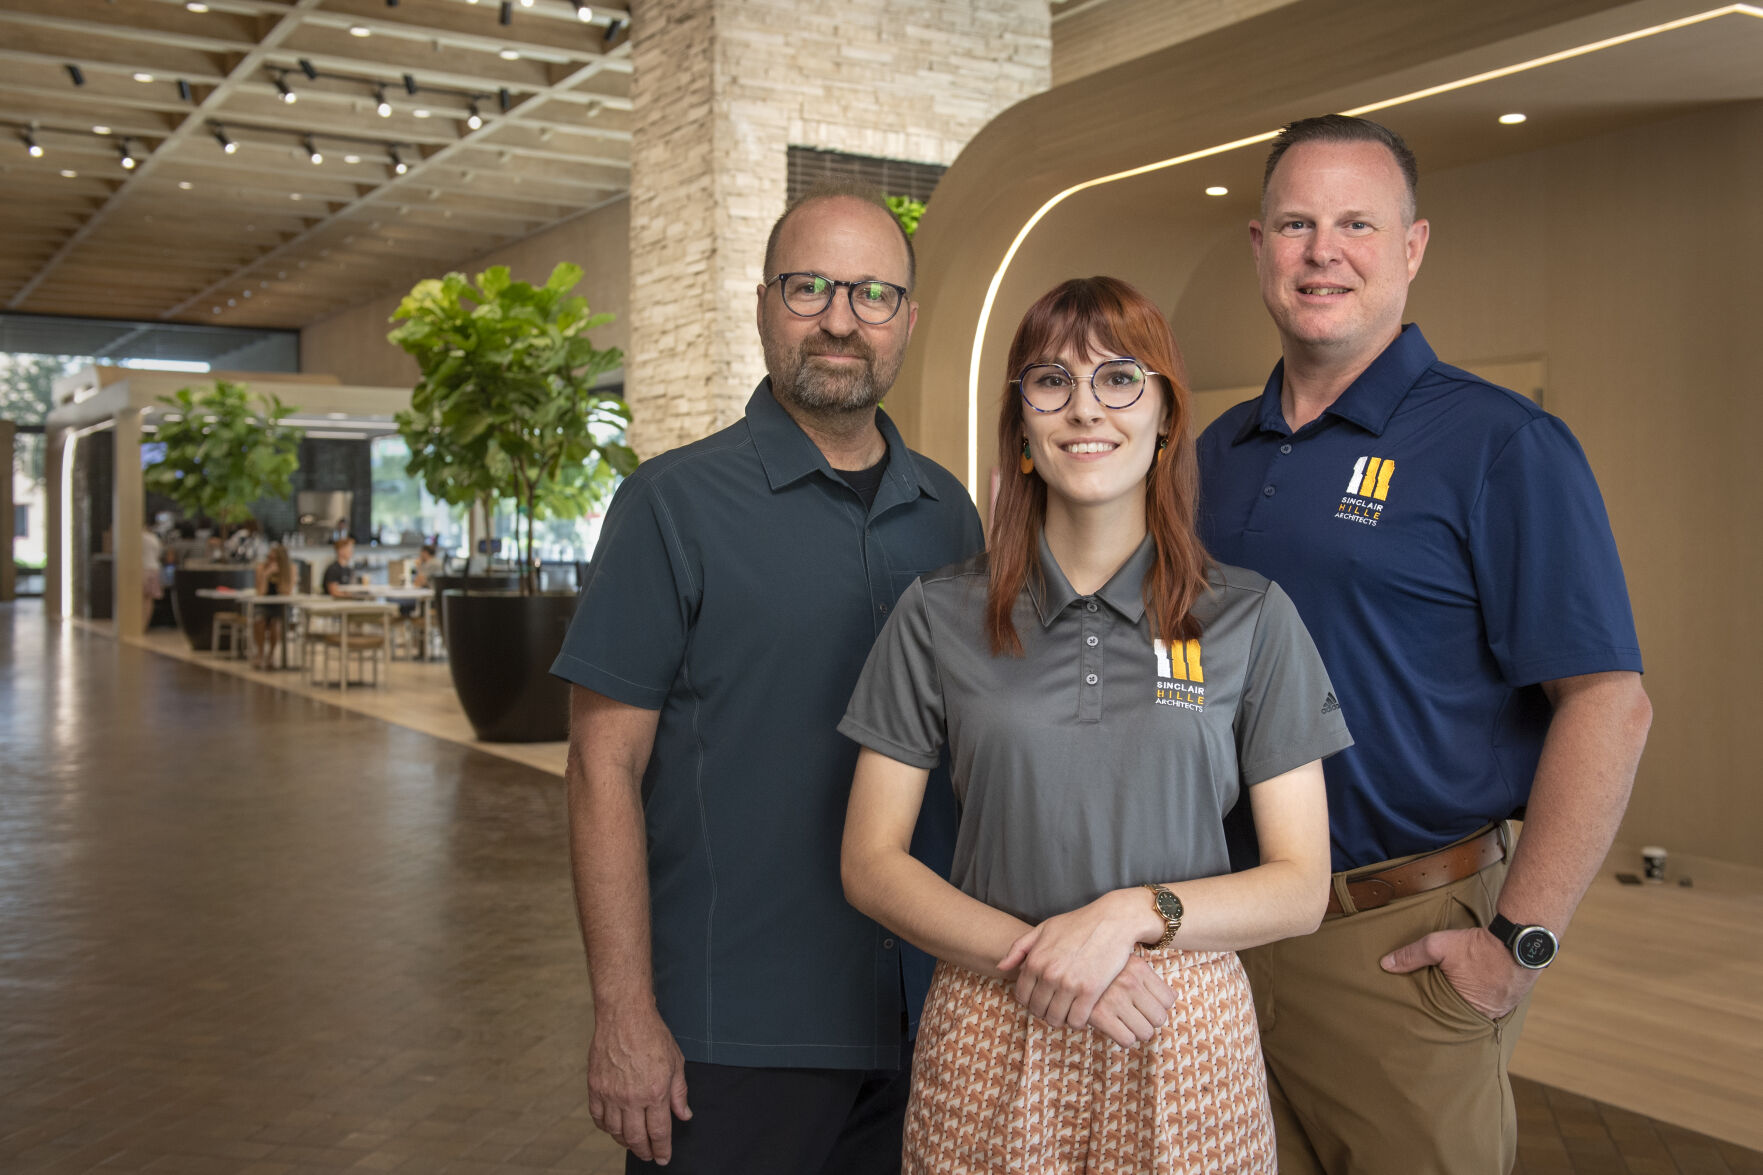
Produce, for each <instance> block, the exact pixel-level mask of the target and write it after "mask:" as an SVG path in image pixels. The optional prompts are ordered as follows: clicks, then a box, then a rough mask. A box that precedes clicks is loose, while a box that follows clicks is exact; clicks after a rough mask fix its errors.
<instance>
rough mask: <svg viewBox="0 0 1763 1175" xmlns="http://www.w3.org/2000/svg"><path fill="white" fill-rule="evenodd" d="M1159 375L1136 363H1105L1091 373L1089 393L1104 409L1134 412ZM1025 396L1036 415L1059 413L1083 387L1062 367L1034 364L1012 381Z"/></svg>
mask: <svg viewBox="0 0 1763 1175" xmlns="http://www.w3.org/2000/svg"><path fill="white" fill-rule="evenodd" d="M1156 374H1158V373H1157V372H1155V371H1146V370H1145V369H1144V367H1143V366H1141V365H1140V363H1139V361H1138V360H1137V359H1134V358H1132V357H1131V356H1126V357H1124V358H1121V359H1105V360H1103V361H1102V362H1100V363H1098V364H1096V370H1095V371H1093V372H1091V373H1090V377H1089V385H1090V393H1091V394H1092V395H1094V396H1095V397H1096V403H1098V404H1100V405H1102V407H1104V408H1114V409H1120V408H1131V407H1132V406H1133V405H1134V404H1137V403H1138V402H1139V397H1140V396H1142V395H1144V394H1145V384H1146V383H1147V382H1149V377H1150V376H1153V375H1156ZM1010 382H1011V383H1013V384H1015V385H1016V388H1017V390H1018V391H1019V392H1021V393H1022V402H1023V403H1025V404H1027V405H1028V406H1029V407H1030V408H1033V409H1034V410H1035V411H1036V412H1042V413H1046V412H1058V411H1060V410H1061V409H1062V408H1064V407H1065V406H1066V405H1067V404H1069V403H1071V395H1072V392H1073V391H1074V390H1075V389H1076V388H1077V385H1078V384H1080V383H1083V382H1084V381H1083V380H1080V379H1079V378H1078V377H1077V376H1075V375H1072V374H1071V372H1069V371H1067V370H1066V369H1065V367H1064V365H1063V364H1059V363H1031V364H1029V365H1028V366H1027V367H1025V368H1023V369H1022V374H1021V375H1019V376H1017V377H1016V378H1015V379H1013V380H1011V381H1010Z"/></svg>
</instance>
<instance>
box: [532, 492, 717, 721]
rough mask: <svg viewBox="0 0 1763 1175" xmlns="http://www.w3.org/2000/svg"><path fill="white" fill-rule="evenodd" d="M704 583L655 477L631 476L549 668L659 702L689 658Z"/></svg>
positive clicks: (582, 682) (617, 694) (609, 515)
mask: <svg viewBox="0 0 1763 1175" xmlns="http://www.w3.org/2000/svg"><path fill="white" fill-rule="evenodd" d="M700 583H701V580H699V579H698V577H697V576H696V575H695V574H693V571H692V568H691V566H690V564H689V562H688V561H687V557H686V551H685V547H684V544H683V543H682V542H681V540H680V536H679V534H678V532H677V529H676V527H675V526H674V523H673V519H672V518H671V517H670V515H669V514H668V512H667V510H666V507H665V504H664V503H663V502H662V501H661V499H660V497H659V496H658V495H657V494H656V492H655V489H654V487H653V486H652V484H651V483H650V482H649V480H648V479H644V478H641V477H633V478H628V479H626V481H625V483H624V484H623V485H622V486H620V487H619V489H618V493H617V494H616V495H614V497H613V500H612V506H611V508H610V509H608V510H607V512H606V524H605V526H604V528H603V529H602V530H601V533H600V542H599V545H598V546H597V547H596V548H595V550H594V561H593V564H592V565H591V566H590V567H589V569H588V581H587V585H586V586H585V587H584V588H583V589H582V596H581V601H580V603H578V604H577V605H576V610H575V618H574V619H573V620H572V621H571V622H570V625H569V633H568V635H566V636H565V637H564V639H563V649H562V651H561V652H560V653H558V655H557V660H556V661H555V662H554V663H553V664H552V666H551V672H552V673H553V674H555V675H556V676H558V677H561V678H563V679H564V680H566V681H571V682H574V683H575V684H576V685H579V686H582V687H584V688H586V689H591V690H593V691H594V692H595V693H598V694H604V695H605V696H606V697H608V698H611V699H612V700H613V701H615V702H623V703H625V704H626V705H630V706H640V707H642V708H643V709H645V710H659V709H660V708H661V706H662V704H663V703H664V702H666V700H667V695H668V692H669V691H670V690H671V689H672V688H673V682H674V679H675V678H676V677H677V676H678V674H679V669H680V665H681V663H682V662H683V661H684V659H685V651H686V639H687V637H688V635H689V634H690V632H691V621H692V617H693V615H694V614H695V612H696V605H697V600H698V596H699V584H700Z"/></svg>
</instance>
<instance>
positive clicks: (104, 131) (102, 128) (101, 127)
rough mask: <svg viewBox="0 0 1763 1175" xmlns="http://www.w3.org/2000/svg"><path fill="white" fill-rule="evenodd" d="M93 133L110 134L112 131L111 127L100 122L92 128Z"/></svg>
mask: <svg viewBox="0 0 1763 1175" xmlns="http://www.w3.org/2000/svg"><path fill="white" fill-rule="evenodd" d="M92 133H93V134H95V135H108V134H109V133H110V128H109V127H107V126H104V125H102V124H100V125H98V126H94V127H93V128H92Z"/></svg>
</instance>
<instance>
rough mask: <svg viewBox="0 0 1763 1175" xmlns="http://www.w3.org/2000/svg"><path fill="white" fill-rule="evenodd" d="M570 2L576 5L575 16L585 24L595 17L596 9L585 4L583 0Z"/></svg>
mask: <svg viewBox="0 0 1763 1175" xmlns="http://www.w3.org/2000/svg"><path fill="white" fill-rule="evenodd" d="M569 2H570V3H571V4H573V5H575V18H576V19H577V20H579V21H581V22H582V23H583V24H587V23H588V22H589V21H591V20H593V19H594V10H593V9H592V8H590V7H589V6H588V5H586V4H584V3H583V2H582V0H569Z"/></svg>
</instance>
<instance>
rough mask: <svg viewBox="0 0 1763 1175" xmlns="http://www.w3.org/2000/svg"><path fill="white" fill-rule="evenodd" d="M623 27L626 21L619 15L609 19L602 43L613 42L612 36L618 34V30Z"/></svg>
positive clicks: (608, 43) (601, 39)
mask: <svg viewBox="0 0 1763 1175" xmlns="http://www.w3.org/2000/svg"><path fill="white" fill-rule="evenodd" d="M623 27H624V22H623V21H622V20H619V19H618V18H617V17H613V18H612V19H611V20H609V21H607V22H606V35H605V36H604V37H601V38H600V43H601V44H602V45H610V44H612V38H614V37H616V36H618V30H619V29H622V28H623Z"/></svg>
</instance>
